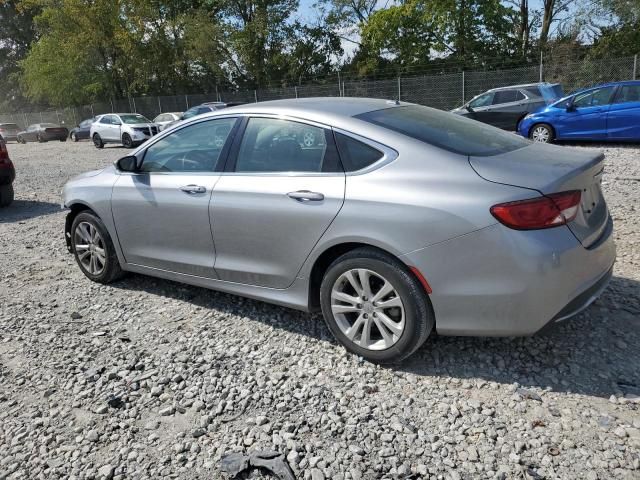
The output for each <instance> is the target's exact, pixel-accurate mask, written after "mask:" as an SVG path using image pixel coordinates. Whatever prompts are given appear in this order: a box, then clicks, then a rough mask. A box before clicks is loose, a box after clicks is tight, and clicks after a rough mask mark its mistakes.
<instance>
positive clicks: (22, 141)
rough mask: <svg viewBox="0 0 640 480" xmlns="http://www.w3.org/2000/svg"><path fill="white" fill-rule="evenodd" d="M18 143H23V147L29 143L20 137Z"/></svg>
mask: <svg viewBox="0 0 640 480" xmlns="http://www.w3.org/2000/svg"><path fill="white" fill-rule="evenodd" d="M17 141H18V143H21V144H23V145H24V144H25V143H27V141H26V140H25V139H24V138H22V137H18V138H17Z"/></svg>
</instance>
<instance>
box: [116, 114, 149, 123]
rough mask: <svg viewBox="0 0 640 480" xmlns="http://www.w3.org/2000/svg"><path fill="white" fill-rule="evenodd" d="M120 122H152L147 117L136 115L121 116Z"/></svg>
mask: <svg viewBox="0 0 640 480" xmlns="http://www.w3.org/2000/svg"><path fill="white" fill-rule="evenodd" d="M120 120H122V123H151V120H149V119H148V118H147V117H145V116H143V115H134V114H130V115H120Z"/></svg>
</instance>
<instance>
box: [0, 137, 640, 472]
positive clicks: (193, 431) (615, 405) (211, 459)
mask: <svg viewBox="0 0 640 480" xmlns="http://www.w3.org/2000/svg"><path fill="white" fill-rule="evenodd" d="M579 148H602V149H604V150H605V151H606V155H607V170H606V174H605V182H604V189H605V191H606V194H607V197H608V201H609V206H610V208H611V211H612V213H613V217H614V219H615V225H616V239H617V245H618V263H617V264H616V267H615V276H614V279H613V280H612V282H611V285H610V287H609V288H608V289H607V291H606V292H605V293H604V294H603V296H602V297H601V298H600V299H599V300H598V301H597V302H596V303H595V304H594V305H592V306H591V307H590V308H589V309H588V310H586V311H585V312H584V313H583V314H581V315H579V316H578V317H576V318H575V319H573V320H571V321H569V322H566V323H564V324H561V325H557V326H555V327H553V328H551V329H550V330H549V331H547V332H546V333H544V334H539V335H537V336H534V337H531V338H517V339H479V338H444V337H439V338H431V339H430V340H428V341H427V343H426V344H425V345H424V347H422V348H421V349H420V350H419V351H418V352H417V354H416V355H415V356H413V357H411V358H410V359H409V361H408V362H406V363H405V364H402V365H400V366H394V367H379V366H376V365H372V364H369V363H367V362H364V361H362V360H361V359H359V358H357V357H355V356H352V355H349V354H347V353H345V351H344V350H343V348H342V347H340V346H339V345H337V344H336V342H335V341H334V340H333V339H331V338H330V335H329V332H328V330H327V329H326V328H325V326H324V324H323V322H322V321H321V318H320V317H317V316H309V315H306V314H302V313H298V312H295V311H291V310H287V309H284V308H279V307H274V306H270V305H267V304H264V303H260V302H255V301H250V300H246V299H243V298H240V297H235V296H231V295H226V294H221V293H216V292H212V291H208V290H204V289H200V288H195V287H189V286H184V285H180V284H176V283H172V282H169V281H163V280H157V279H153V278H149V277H143V276H138V275H131V276H129V277H127V278H126V279H124V280H122V281H120V282H118V283H116V284H113V285H110V286H100V285H97V284H94V283H91V282H90V281H89V280H87V279H86V278H85V277H84V276H83V275H82V274H81V273H80V270H79V269H78V268H77V267H76V265H75V263H74V260H73V258H72V256H71V255H69V254H68V253H67V252H66V249H65V246H64V241H63V235H62V230H63V223H64V213H62V212H61V211H60V207H59V201H60V195H59V194H60V190H61V188H62V185H63V184H64V182H65V181H66V180H67V179H68V178H70V177H71V176H73V175H75V174H77V173H80V172H83V171H86V170H89V169H94V168H96V167H100V166H102V165H106V164H108V163H109V162H112V161H114V160H115V159H116V158H118V157H120V156H123V155H124V154H125V153H126V150H123V149H121V148H113V147H112V148H106V149H105V150H102V151H98V150H96V149H94V148H93V146H92V145H90V144H89V143H78V144H73V143H69V142H67V143H66V144H62V143H47V144H43V145H40V144H28V145H15V144H11V145H9V150H10V154H11V156H12V158H13V160H14V162H15V164H16V169H17V173H18V178H17V182H16V185H15V187H16V196H17V200H16V202H15V203H14V205H13V206H12V207H10V208H9V209H6V210H1V211H0V308H1V311H0V479H5V478H6V479H18V478H29V479H56V478H65V479H80V478H118V479H125V478H127V479H128V478H150V479H157V478H161V477H168V478H180V479H217V478H223V474H222V473H221V471H220V466H219V461H220V458H221V456H222V455H223V454H225V453H227V452H231V451H237V452H241V451H252V450H254V449H274V450H277V451H280V452H282V453H283V454H284V455H285V458H286V459H287V461H288V463H289V465H291V467H292V469H293V471H294V472H295V474H296V477H298V478H304V479H309V478H311V479H313V480H318V479H323V478H327V479H338V480H339V479H361V478H362V479H373V478H437V479H463V478H466V479H477V478H490V479H496V478H498V479H543V478H544V479H553V478H563V479H564V478H576V479H589V480H593V479H612V478H620V479H639V478H640V288H639V282H640V265H639V263H640V252H639V245H640V242H639V238H640V222H639V219H640V216H639V215H638V209H639V205H640V202H639V199H640V190H639V187H640V183H638V182H639V181H640V147H638V146H613V147H608V146H579ZM540 301H541V302H542V301H544V299H540ZM245 475H247V474H245ZM248 476H249V478H270V477H268V474H267V473H265V472H262V473H258V472H255V471H254V472H252V473H249V474H248Z"/></svg>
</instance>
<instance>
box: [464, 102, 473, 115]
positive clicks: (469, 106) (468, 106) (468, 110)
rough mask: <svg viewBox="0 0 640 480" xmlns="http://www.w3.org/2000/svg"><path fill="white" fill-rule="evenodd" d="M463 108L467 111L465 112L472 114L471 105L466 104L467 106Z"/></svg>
mask: <svg viewBox="0 0 640 480" xmlns="http://www.w3.org/2000/svg"><path fill="white" fill-rule="evenodd" d="M464 108H466V109H467V112H471V113H473V108H471V105H469V104H467V105H465V106H464Z"/></svg>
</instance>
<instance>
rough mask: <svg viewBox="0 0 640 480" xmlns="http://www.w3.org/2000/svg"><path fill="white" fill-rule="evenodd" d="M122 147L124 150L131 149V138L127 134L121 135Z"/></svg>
mask: <svg viewBox="0 0 640 480" xmlns="http://www.w3.org/2000/svg"><path fill="white" fill-rule="evenodd" d="M122 145H123V146H124V148H133V139H132V138H131V135H129V134H128V133H125V134H123V135H122Z"/></svg>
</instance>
